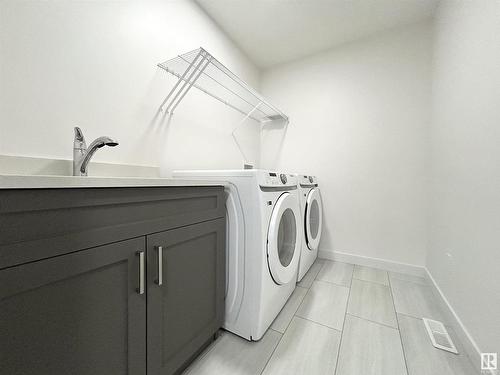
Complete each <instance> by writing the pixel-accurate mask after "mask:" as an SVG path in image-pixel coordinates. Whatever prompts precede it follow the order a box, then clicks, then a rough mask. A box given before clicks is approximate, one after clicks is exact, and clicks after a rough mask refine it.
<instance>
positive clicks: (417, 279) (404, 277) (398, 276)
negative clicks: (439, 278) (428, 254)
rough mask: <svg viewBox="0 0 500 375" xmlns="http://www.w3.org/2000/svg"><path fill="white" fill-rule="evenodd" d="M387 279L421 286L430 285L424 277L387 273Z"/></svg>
mask: <svg viewBox="0 0 500 375" xmlns="http://www.w3.org/2000/svg"><path fill="white" fill-rule="evenodd" d="M389 279H391V280H392V279H397V280H403V281H408V282H412V283H417V284H421V285H430V283H429V281H428V280H427V279H426V278H425V277H420V276H415V275H409V274H406V273H399V272H389Z"/></svg>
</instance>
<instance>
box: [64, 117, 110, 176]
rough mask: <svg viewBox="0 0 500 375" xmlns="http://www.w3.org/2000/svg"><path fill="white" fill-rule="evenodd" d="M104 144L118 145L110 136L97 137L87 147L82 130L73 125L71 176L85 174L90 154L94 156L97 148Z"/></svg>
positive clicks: (90, 157)
mask: <svg viewBox="0 0 500 375" xmlns="http://www.w3.org/2000/svg"><path fill="white" fill-rule="evenodd" d="M104 146H110V147H115V146H118V141H116V140H114V139H112V138H110V137H99V138H97V139H96V140H95V141H93V142H92V143H91V144H90V146H89V147H88V148H87V144H86V143H85V137H84V136H83V132H82V130H81V129H80V128H78V127H75V139H74V141H73V176H87V174H88V164H89V162H90V160H91V159H92V156H94V154H95V152H96V151H97V150H98V149H100V148H102V147H104Z"/></svg>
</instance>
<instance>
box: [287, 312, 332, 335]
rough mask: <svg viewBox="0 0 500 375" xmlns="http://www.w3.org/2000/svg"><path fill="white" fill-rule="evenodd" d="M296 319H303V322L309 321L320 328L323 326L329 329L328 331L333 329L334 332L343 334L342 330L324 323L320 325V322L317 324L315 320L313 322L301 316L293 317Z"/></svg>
mask: <svg viewBox="0 0 500 375" xmlns="http://www.w3.org/2000/svg"><path fill="white" fill-rule="evenodd" d="M293 317H294V318H299V319H302V320H307V321H308V322H311V323H314V324H317V325H319V326H322V327H325V328H328V329H332V330H334V331H337V332H338V333H342V331H341V330H339V329H337V328H333V327H330V326H327V325H325V324H323V323H319V322H316V321H314V320H311V319H308V318H304V317H303V316H300V315H294V316H293Z"/></svg>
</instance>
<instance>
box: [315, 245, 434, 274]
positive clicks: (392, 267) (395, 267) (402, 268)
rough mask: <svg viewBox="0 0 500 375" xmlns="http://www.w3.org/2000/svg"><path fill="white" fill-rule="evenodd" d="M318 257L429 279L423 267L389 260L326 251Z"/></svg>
mask: <svg viewBox="0 0 500 375" xmlns="http://www.w3.org/2000/svg"><path fill="white" fill-rule="evenodd" d="M318 257H319V258H322V259H329V260H336V261H338V262H344V263H352V264H357V265H360V266H367V267H373V268H380V269H383V270H386V271H392V272H401V273H406V274H410V275H415V276H420V277H427V272H426V270H425V268H424V267H423V266H417V265H414V264H408V263H401V262H394V261H392V260H387V259H380V258H372V257H367V256H363V255H357V254H350V253H345V252H342V251H326V250H320V251H319V252H318Z"/></svg>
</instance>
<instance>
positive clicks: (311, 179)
mask: <svg viewBox="0 0 500 375" xmlns="http://www.w3.org/2000/svg"><path fill="white" fill-rule="evenodd" d="M313 181H314V180H313V178H312V176H309V182H310V183H311V184H312V183H313Z"/></svg>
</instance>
